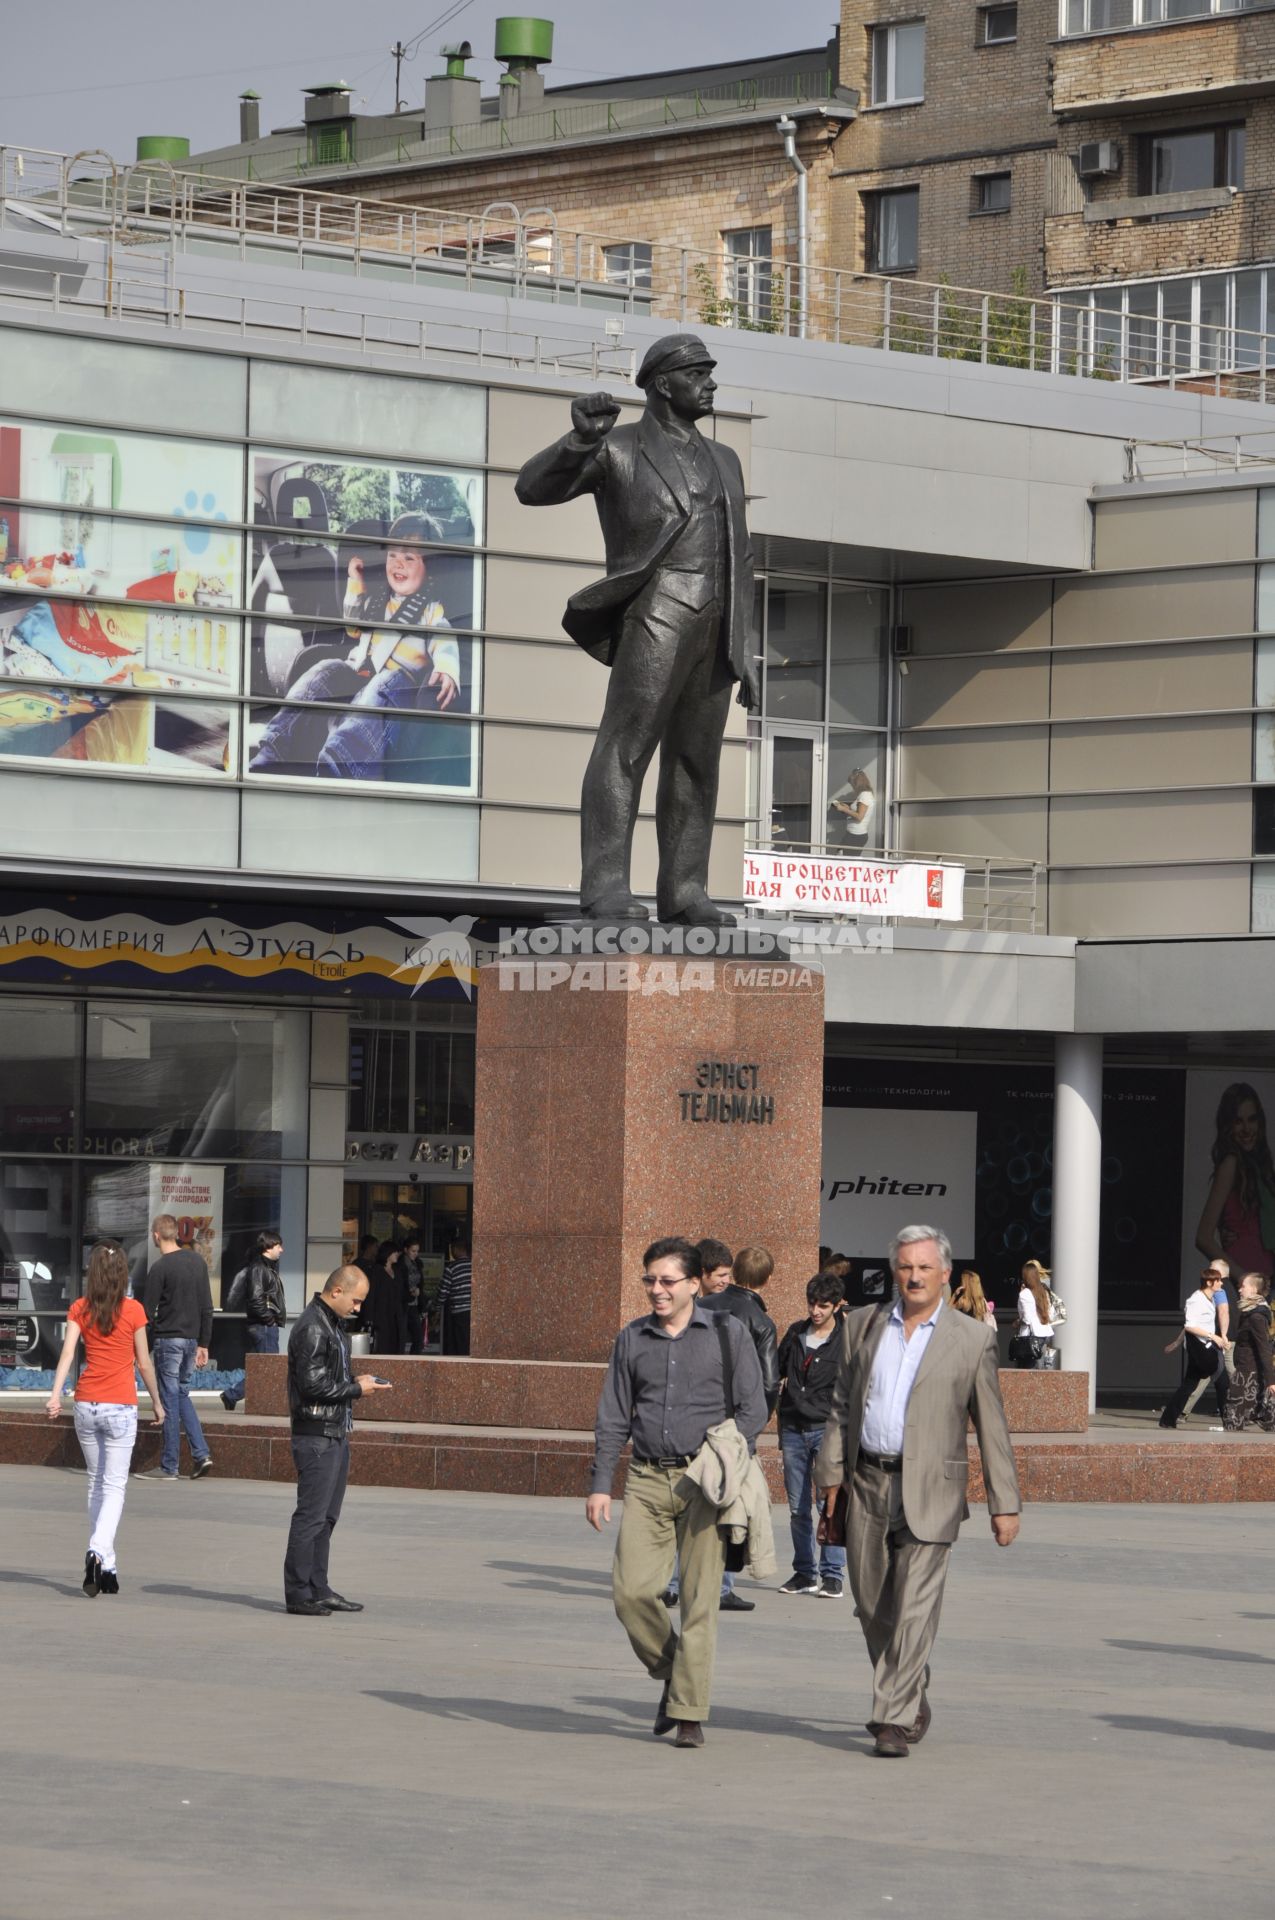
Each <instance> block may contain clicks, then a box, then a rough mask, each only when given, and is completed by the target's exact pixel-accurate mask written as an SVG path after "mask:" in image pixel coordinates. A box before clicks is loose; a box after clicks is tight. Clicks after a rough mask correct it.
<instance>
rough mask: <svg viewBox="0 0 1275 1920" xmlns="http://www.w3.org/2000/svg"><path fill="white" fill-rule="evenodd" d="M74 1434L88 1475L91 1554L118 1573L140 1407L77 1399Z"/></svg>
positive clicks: (106, 1567)
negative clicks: (119, 1534) (119, 1531)
mask: <svg viewBox="0 0 1275 1920" xmlns="http://www.w3.org/2000/svg"><path fill="white" fill-rule="evenodd" d="M75 1434H76V1438H77V1439H78V1441H79V1443H80V1448H81V1450H82V1452H83V1454H84V1464H85V1466H86V1467H87V1468H88V1474H89V1552H90V1553H95V1554H97V1555H98V1557H99V1558H100V1560H101V1562H102V1565H103V1567H104V1568H105V1569H106V1571H107V1572H108V1573H114V1572H115V1529H116V1528H117V1527H118V1526H119V1523H120V1515H121V1514H122V1513H123V1511H124V1491H125V1488H126V1487H127V1486H128V1468H129V1462H130V1461H131V1459H132V1457H133V1442H134V1441H135V1440H136V1438H137V1408H136V1407H122V1406H116V1405H112V1404H111V1403H110V1402H109V1401H106V1400H77V1401H76V1403H75Z"/></svg>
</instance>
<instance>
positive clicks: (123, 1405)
mask: <svg viewBox="0 0 1275 1920" xmlns="http://www.w3.org/2000/svg"><path fill="white" fill-rule="evenodd" d="M127 1293H128V1261H127V1259H126V1258H125V1255H124V1249H123V1248H122V1247H121V1246H119V1245H117V1243H116V1242H114V1241H100V1242H99V1243H98V1245H97V1246H95V1247H94V1249H93V1251H92V1253H91V1254H90V1255H89V1269H88V1277H87V1279H86V1280H85V1284H84V1292H83V1294H82V1295H81V1296H80V1298H79V1299H78V1300H76V1301H74V1302H73V1303H72V1305H71V1307H70V1310H69V1311H68V1313H67V1316H66V1338H65V1340H64V1341H63V1342H62V1352H61V1354H60V1355H59V1356H58V1368H57V1372H56V1373H55V1374H54V1376H53V1391H52V1392H51V1393H50V1395H49V1397H48V1400H47V1401H46V1402H45V1409H46V1411H47V1413H48V1416H49V1418H50V1420H56V1419H57V1417H58V1415H59V1413H61V1411H62V1389H63V1387H64V1386H65V1385H66V1379H67V1375H68V1374H69V1373H70V1371H71V1362H72V1361H73V1360H74V1358H75V1349H76V1347H77V1346H78V1345H79V1343H80V1341H81V1340H83V1342H84V1368H83V1371H82V1372H81V1374H80V1377H79V1380H78V1381H77V1383H76V1388H75V1435H76V1438H77V1440H78V1441H79V1443H80V1448H81V1451H82V1452H83V1454H84V1465H85V1467H86V1468H87V1469H88V1476H89V1489H88V1492H89V1547H88V1552H87V1553H86V1554H85V1556H84V1591H85V1593H87V1594H88V1596H89V1598H90V1599H91V1600H96V1598H97V1596H98V1594H99V1593H118V1592H119V1590H120V1583H119V1575H118V1573H117V1570H116V1564H115V1533H116V1529H117V1528H118V1526H119V1523H120V1516H121V1514H122V1513H123V1511H124V1492H125V1489H126V1487H127V1486H128V1468H129V1462H130V1461H131V1459H132V1457H133V1443H134V1441H135V1440H136V1438H137V1382H136V1380H135V1378H134V1373H133V1370H134V1368H136V1369H137V1372H138V1373H140V1374H141V1376H142V1379H143V1380H144V1381H145V1383H146V1391H147V1393H149V1395H150V1397H151V1405H152V1406H153V1407H154V1409H155V1425H156V1426H157V1427H162V1426H163V1424H164V1408H163V1403H162V1402H161V1400H160V1397H159V1388H158V1386H157V1384H156V1381H155V1369H154V1367H153V1366H152V1364H151V1356H150V1349H149V1348H148V1347H147V1344H146V1309H145V1308H144V1307H143V1306H142V1304H141V1302H140V1301H138V1300H130V1299H127V1298H126V1297H125V1296H126V1295H127Z"/></svg>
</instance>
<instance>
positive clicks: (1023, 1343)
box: [1009, 1333, 1045, 1369]
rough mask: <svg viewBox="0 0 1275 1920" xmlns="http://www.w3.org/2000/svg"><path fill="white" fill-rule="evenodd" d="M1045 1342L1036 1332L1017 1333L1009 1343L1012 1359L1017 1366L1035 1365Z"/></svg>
mask: <svg viewBox="0 0 1275 1920" xmlns="http://www.w3.org/2000/svg"><path fill="white" fill-rule="evenodd" d="M1044 1344H1045V1343H1044V1341H1043V1340H1038V1339H1037V1338H1036V1335H1035V1334H1034V1333H1016V1334H1015V1335H1014V1337H1013V1338H1012V1340H1011V1341H1010V1343H1009V1357H1010V1360H1011V1361H1012V1362H1013V1364H1014V1366H1016V1367H1022V1368H1024V1369H1025V1368H1027V1367H1034V1366H1035V1365H1036V1363H1037V1361H1038V1360H1039V1359H1040V1355H1041V1349H1042V1348H1043V1346H1044Z"/></svg>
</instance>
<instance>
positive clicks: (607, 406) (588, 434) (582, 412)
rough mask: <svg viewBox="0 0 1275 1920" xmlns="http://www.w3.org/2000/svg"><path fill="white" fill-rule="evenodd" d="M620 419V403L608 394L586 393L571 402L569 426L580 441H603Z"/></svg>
mask: <svg viewBox="0 0 1275 1920" xmlns="http://www.w3.org/2000/svg"><path fill="white" fill-rule="evenodd" d="M619 417H620V403H619V401H618V400H613V399H612V398H611V395H610V394H609V393H586V394H582V395H581V397H580V398H579V399H578V400H573V401H572V402H571V426H572V430H573V431H574V433H575V434H576V435H577V437H578V438H579V439H581V440H605V439H606V437H607V435H608V434H609V433H610V431H611V429H612V427H613V426H614V425H615V423H616V421H617V420H618V419H619Z"/></svg>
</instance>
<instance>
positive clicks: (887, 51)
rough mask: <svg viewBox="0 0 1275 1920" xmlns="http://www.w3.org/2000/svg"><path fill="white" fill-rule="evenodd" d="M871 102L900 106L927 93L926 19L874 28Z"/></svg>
mask: <svg viewBox="0 0 1275 1920" xmlns="http://www.w3.org/2000/svg"><path fill="white" fill-rule="evenodd" d="M871 33H872V104H873V106H874V107H894V106H901V105H902V104H903V103H904V102H905V101H912V100H920V99H922V98H923V97H924V93H925V22H924V20H909V21H907V22H905V23H904V24H903V25H902V26H897V27H873V28H872V29H871Z"/></svg>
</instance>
